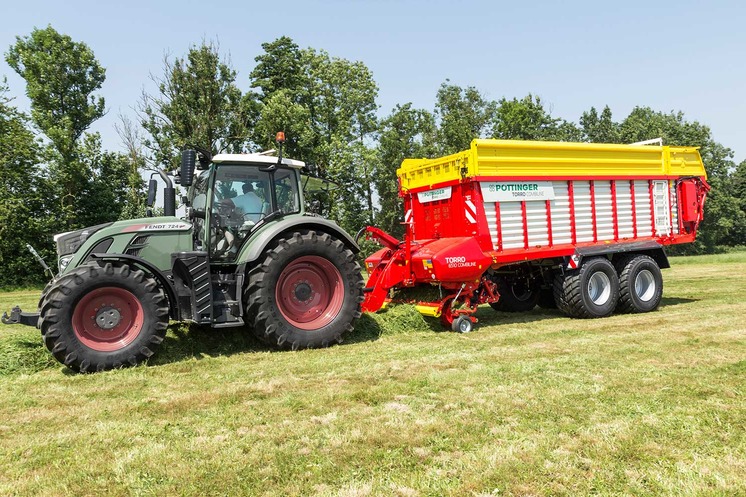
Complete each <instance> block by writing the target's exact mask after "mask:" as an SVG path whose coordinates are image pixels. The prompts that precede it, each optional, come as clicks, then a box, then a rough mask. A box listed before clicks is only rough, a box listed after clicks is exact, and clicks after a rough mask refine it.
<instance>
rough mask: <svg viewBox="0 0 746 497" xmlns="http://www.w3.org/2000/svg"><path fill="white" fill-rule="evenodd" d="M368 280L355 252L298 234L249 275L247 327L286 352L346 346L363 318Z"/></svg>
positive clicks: (318, 236) (330, 239) (333, 240)
mask: <svg viewBox="0 0 746 497" xmlns="http://www.w3.org/2000/svg"><path fill="white" fill-rule="evenodd" d="M363 286H364V283H363V278H362V275H361V274H360V265H359V264H358V263H357V262H356V261H355V256H354V254H353V253H352V251H351V250H350V249H348V248H347V247H345V245H344V244H343V243H342V242H341V241H339V240H337V239H336V238H334V237H332V236H331V235H329V234H327V233H316V232H314V231H309V232H308V233H305V234H301V233H294V234H293V235H292V236H290V237H289V238H285V239H281V240H280V241H279V242H278V243H277V245H276V246H275V247H274V248H272V249H269V250H267V252H266V253H265V257H264V261H263V262H262V263H261V264H259V265H258V266H257V267H255V268H254V269H253V270H252V271H251V272H250V274H249V284H248V286H247V295H246V299H247V300H246V301H247V303H248V305H247V312H246V321H247V324H249V325H250V326H252V328H253V331H254V334H255V335H256V336H257V337H258V338H259V339H260V340H262V341H264V342H266V343H268V344H270V345H272V346H277V347H279V348H282V349H292V350H298V349H308V348H319V347H328V346H330V345H333V344H336V343H340V342H341V341H342V335H343V334H344V333H345V332H348V331H351V330H352V328H353V324H354V323H355V321H356V320H357V319H358V318H359V317H360V315H361V303H362V301H363Z"/></svg>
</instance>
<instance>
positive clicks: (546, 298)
mask: <svg viewBox="0 0 746 497" xmlns="http://www.w3.org/2000/svg"><path fill="white" fill-rule="evenodd" d="M536 305H538V306H539V307H541V308H542V309H556V308H557V301H556V300H554V290H553V289H552V288H542V289H541V290H539V299H538V301H537V302H536Z"/></svg>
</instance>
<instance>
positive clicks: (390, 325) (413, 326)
mask: <svg viewBox="0 0 746 497" xmlns="http://www.w3.org/2000/svg"><path fill="white" fill-rule="evenodd" d="M432 321H434V320H432ZM432 327H433V323H432V322H431V320H428V319H426V318H425V317H424V316H423V315H422V314H420V313H419V312H417V310H416V309H415V307H414V306H413V305H410V304H397V305H393V306H391V307H389V308H388V309H386V310H384V311H379V312H377V313H375V314H371V313H364V314H363V316H362V317H361V318H360V320H359V321H358V322H357V325H356V326H355V332H354V334H355V335H357V336H361V335H365V336H373V335H374V336H381V335H384V334H386V335H398V334H401V333H409V332H412V331H417V330H419V331H422V330H430V329H432Z"/></svg>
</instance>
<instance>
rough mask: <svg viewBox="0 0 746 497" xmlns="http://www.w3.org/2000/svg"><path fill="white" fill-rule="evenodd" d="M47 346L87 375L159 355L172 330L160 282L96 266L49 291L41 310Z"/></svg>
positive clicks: (125, 269) (121, 268) (121, 267)
mask: <svg viewBox="0 0 746 497" xmlns="http://www.w3.org/2000/svg"><path fill="white" fill-rule="evenodd" d="M39 320H40V323H41V324H40V327H41V333H42V335H43V337H44V344H45V345H46V347H47V348H48V349H49V350H50V351H51V352H52V355H54V357H55V358H56V359H57V360H58V361H60V362H61V363H63V364H65V365H66V366H67V367H69V368H70V369H73V370H75V371H79V372H82V373H86V372H93V371H104V370H108V369H115V368H120V367H127V366H134V365H136V364H139V363H141V362H143V361H145V360H146V359H148V358H149V357H150V356H152V355H153V354H154V352H155V351H156V349H157V348H158V346H159V345H160V344H161V342H163V338H164V337H165V335H166V328H167V327H168V301H167V299H166V296H165V294H164V293H163V290H162V289H161V288H160V287H159V285H158V283H157V282H156V280H154V279H153V278H149V277H147V276H146V275H145V273H144V272H143V271H141V270H139V269H135V268H132V267H130V266H129V265H127V264H120V263H111V262H107V263H105V264H103V265H99V264H98V263H95V262H92V263H88V264H84V265H82V266H80V267H78V268H75V269H73V270H72V271H70V272H69V273H67V274H65V275H64V276H63V277H62V278H60V279H59V280H57V281H55V282H54V283H53V285H52V286H51V287H50V288H49V290H48V292H47V294H46V296H45V298H44V300H43V303H42V308H41V310H40V319H39Z"/></svg>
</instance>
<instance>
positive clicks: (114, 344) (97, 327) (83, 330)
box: [72, 287, 144, 352]
mask: <svg viewBox="0 0 746 497" xmlns="http://www.w3.org/2000/svg"><path fill="white" fill-rule="evenodd" d="M143 321H144V314H143V310H142V304H140V301H139V300H138V299H137V297H135V296H134V295H133V294H132V293H130V292H129V291H127V290H125V289H124V288H118V287H103V288H97V289H96V290H93V291H91V292H89V293H87V294H86V295H85V296H84V297H83V298H82V299H80V301H79V302H78V303H77V305H76V306H75V309H74V310H73V319H72V325H73V332H74V333H75V336H76V337H78V340H80V342H81V343H82V344H83V345H85V346H86V347H88V348H91V349H93V350H98V351H101V352H113V351H115V350H119V349H122V348H124V347H126V346H127V345H129V344H131V343H132V342H133V341H134V340H135V338H137V336H138V335H139V334H140V332H141V331H142V327H143Z"/></svg>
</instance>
